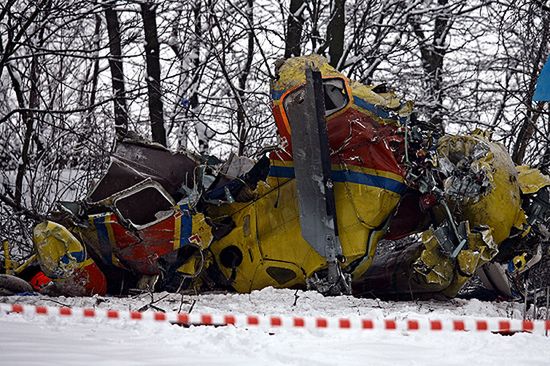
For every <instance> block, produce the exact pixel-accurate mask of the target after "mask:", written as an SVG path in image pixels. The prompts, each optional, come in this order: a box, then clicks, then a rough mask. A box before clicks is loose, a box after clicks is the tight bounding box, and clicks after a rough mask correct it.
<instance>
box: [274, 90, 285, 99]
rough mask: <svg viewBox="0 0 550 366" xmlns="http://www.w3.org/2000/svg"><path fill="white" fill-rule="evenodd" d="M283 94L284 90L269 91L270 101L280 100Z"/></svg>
mask: <svg viewBox="0 0 550 366" xmlns="http://www.w3.org/2000/svg"><path fill="white" fill-rule="evenodd" d="M284 92H285V91H284V90H271V99H272V100H279V99H281V96H282V95H283V93H284Z"/></svg>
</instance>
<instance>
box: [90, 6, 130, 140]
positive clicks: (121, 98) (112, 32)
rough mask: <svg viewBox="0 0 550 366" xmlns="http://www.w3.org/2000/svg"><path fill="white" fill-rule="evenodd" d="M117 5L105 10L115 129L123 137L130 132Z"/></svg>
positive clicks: (106, 7) (107, 7)
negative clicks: (115, 7)
mask: <svg viewBox="0 0 550 366" xmlns="http://www.w3.org/2000/svg"><path fill="white" fill-rule="evenodd" d="M115 4H116V0H114V1H111V2H110V3H105V4H104V8H105V20H106V22H107V32H108V34H109V51H110V57H109V68H110V69H111V85H112V88H113V95H114V99H113V104H114V111H115V127H116V133H117V135H118V136H119V137H122V136H124V135H125V134H126V132H127V131H128V107H127V104H126V86H125V82H124V64H123V62H122V46H121V39H120V24H119V21H118V15H117V12H116V10H115V9H114V6H115ZM93 98H94V99H95V93H94V94H93Z"/></svg>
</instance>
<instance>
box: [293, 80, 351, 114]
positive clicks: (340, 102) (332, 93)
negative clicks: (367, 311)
mask: <svg viewBox="0 0 550 366" xmlns="http://www.w3.org/2000/svg"><path fill="white" fill-rule="evenodd" d="M304 91H305V88H304V87H303V86H302V87H300V88H298V89H296V90H294V91H293V92H291V93H289V94H288V95H287V96H286V98H285V100H284V102H283V105H284V108H285V112H287V113H288V110H289V108H292V106H293V105H296V104H301V103H302V102H303V100H304ZM323 92H324V93H323V94H324V101H325V117H328V116H330V115H332V114H334V113H336V112H338V111H339V110H341V109H343V108H344V107H345V106H346V105H347V104H348V101H349V98H348V94H347V92H346V86H345V83H344V81H343V80H342V79H324V80H323Z"/></svg>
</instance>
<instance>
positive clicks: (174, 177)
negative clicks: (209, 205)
mask: <svg viewBox="0 0 550 366" xmlns="http://www.w3.org/2000/svg"><path fill="white" fill-rule="evenodd" d="M198 165H199V162H198V159H196V158H195V157H193V156H191V155H189V154H184V153H174V152H171V151H169V150H167V149H165V148H163V147H162V146H157V145H153V144H144V143H139V142H132V141H124V142H119V143H118V144H117V147H116V150H115V152H114V154H113V155H112V160H111V165H110V166H109V170H108V171H107V173H106V174H105V175H104V176H103V178H102V179H101V180H100V181H99V182H98V184H97V185H96V186H95V187H94V189H93V190H92V192H91V193H90V194H89V196H88V201H90V202H97V201H100V200H102V199H105V198H107V197H109V196H111V195H113V194H114V193H116V192H120V191H121V190H123V189H125V188H129V187H131V186H133V185H134V184H136V183H138V182H139V181H141V180H144V179H146V178H151V179H152V180H154V181H157V182H158V183H160V184H161V185H162V187H163V188H164V189H165V190H166V191H167V192H168V193H169V194H170V195H172V197H173V198H174V200H175V201H178V200H179V199H180V198H181V197H183V196H184V194H185V192H184V191H185V189H184V188H182V187H187V188H189V189H192V188H193V187H194V173H195V172H194V171H195V168H196V167H197V166H198Z"/></svg>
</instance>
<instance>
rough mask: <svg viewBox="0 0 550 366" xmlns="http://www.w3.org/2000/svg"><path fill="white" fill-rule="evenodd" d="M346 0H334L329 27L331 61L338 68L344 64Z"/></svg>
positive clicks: (328, 39) (328, 40) (328, 37)
mask: <svg viewBox="0 0 550 366" xmlns="http://www.w3.org/2000/svg"><path fill="white" fill-rule="evenodd" d="M345 2H346V1H345V0H334V8H333V9H332V14H331V15H330V21H329V23H328V27H327V43H328V55H329V63H330V64H331V65H332V66H333V67H334V68H336V69H339V68H341V67H342V66H343V65H344V62H343V60H342V55H343V54H344V30H345V27H346V18H345Z"/></svg>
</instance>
